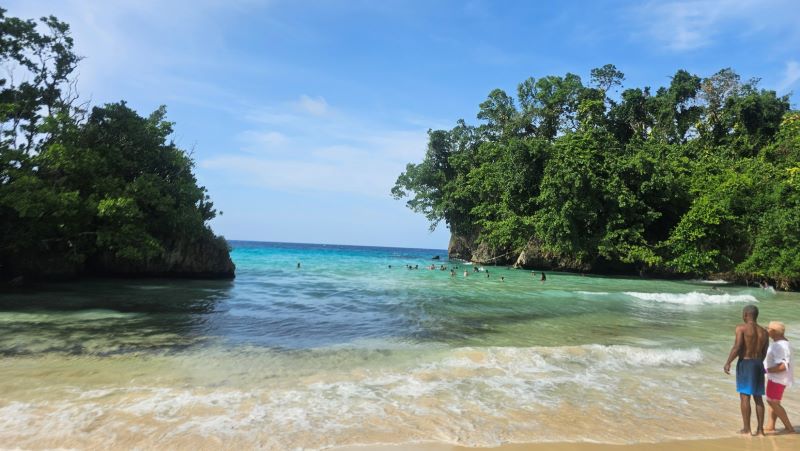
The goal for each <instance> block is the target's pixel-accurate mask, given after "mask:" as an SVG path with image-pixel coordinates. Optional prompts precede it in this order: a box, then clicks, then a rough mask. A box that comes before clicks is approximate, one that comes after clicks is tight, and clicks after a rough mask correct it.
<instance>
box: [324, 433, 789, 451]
mask: <svg viewBox="0 0 800 451" xmlns="http://www.w3.org/2000/svg"><path fill="white" fill-rule="evenodd" d="M798 432H800V430H798ZM798 449H800V434H791V435H770V436H767V437H730V438H721V439H712V440H685V441H684V440H679V441H670V442H660V443H636V444H629V445H610V444H600V443H519V444H508V445H501V446H497V447H488V448H471V447H465V446H455V445H447V444H428V443H426V444H413V445H385V446H375V445H370V446H347V447H341V448H332V450H333V451H368V450H369V451H479V450H493V451H672V450H681V451H723V450H724V451H729V450H730V451H796V450H798Z"/></svg>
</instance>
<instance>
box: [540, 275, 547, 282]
mask: <svg viewBox="0 0 800 451" xmlns="http://www.w3.org/2000/svg"><path fill="white" fill-rule="evenodd" d="M539 280H541V281H542V283H544V281H545V280H547V276H546V275H544V273H542V278H541V279H539Z"/></svg>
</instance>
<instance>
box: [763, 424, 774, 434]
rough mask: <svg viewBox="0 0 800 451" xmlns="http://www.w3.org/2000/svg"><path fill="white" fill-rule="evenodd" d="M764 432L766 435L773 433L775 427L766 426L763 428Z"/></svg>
mask: <svg viewBox="0 0 800 451" xmlns="http://www.w3.org/2000/svg"><path fill="white" fill-rule="evenodd" d="M764 432H766V433H767V434H769V433H770V432H775V427H774V426H773V427H769V426H767V427H765V428H764Z"/></svg>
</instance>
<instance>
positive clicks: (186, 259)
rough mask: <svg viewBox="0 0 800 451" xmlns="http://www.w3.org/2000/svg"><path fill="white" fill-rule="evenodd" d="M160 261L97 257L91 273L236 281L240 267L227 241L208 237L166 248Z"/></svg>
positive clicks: (157, 259)
mask: <svg viewBox="0 0 800 451" xmlns="http://www.w3.org/2000/svg"><path fill="white" fill-rule="evenodd" d="M164 247H165V250H164V252H162V254H161V255H160V256H158V257H156V258H151V259H148V260H144V261H141V262H131V261H128V260H124V259H120V258H118V257H116V256H114V255H113V254H102V255H98V256H96V257H95V258H94V259H92V260H91V261H90V263H89V267H88V272H89V273H91V274H97V275H107V276H122V277H177V278H196V279H233V278H234V277H235V275H234V271H235V270H236V266H235V265H234V264H233V261H232V260H231V257H230V252H229V251H230V249H229V247H228V243H227V242H226V241H225V239H224V238H222V237H218V236H214V235H213V234H211V233H210V232H209V233H208V234H206V235H202V236H200V237H197V238H194V239H188V240H182V241H178V242H175V243H171V244H170V245H168V246H164Z"/></svg>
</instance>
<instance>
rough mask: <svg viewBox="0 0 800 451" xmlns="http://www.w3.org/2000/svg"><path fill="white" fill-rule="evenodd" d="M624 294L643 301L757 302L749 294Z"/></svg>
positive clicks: (690, 303) (675, 302)
mask: <svg viewBox="0 0 800 451" xmlns="http://www.w3.org/2000/svg"><path fill="white" fill-rule="evenodd" d="M624 294H626V295H628V296H631V297H634V298H636V299H641V300H643V301H654V302H664V303H668V304H681V305H719V304H733V303H736V302H752V303H756V302H758V299H756V298H755V297H754V296H752V295H750V294H727V293H722V294H708V293H699V292H697V291H692V292H691V293H639V292H634V291H626V292H625V293H624Z"/></svg>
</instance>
